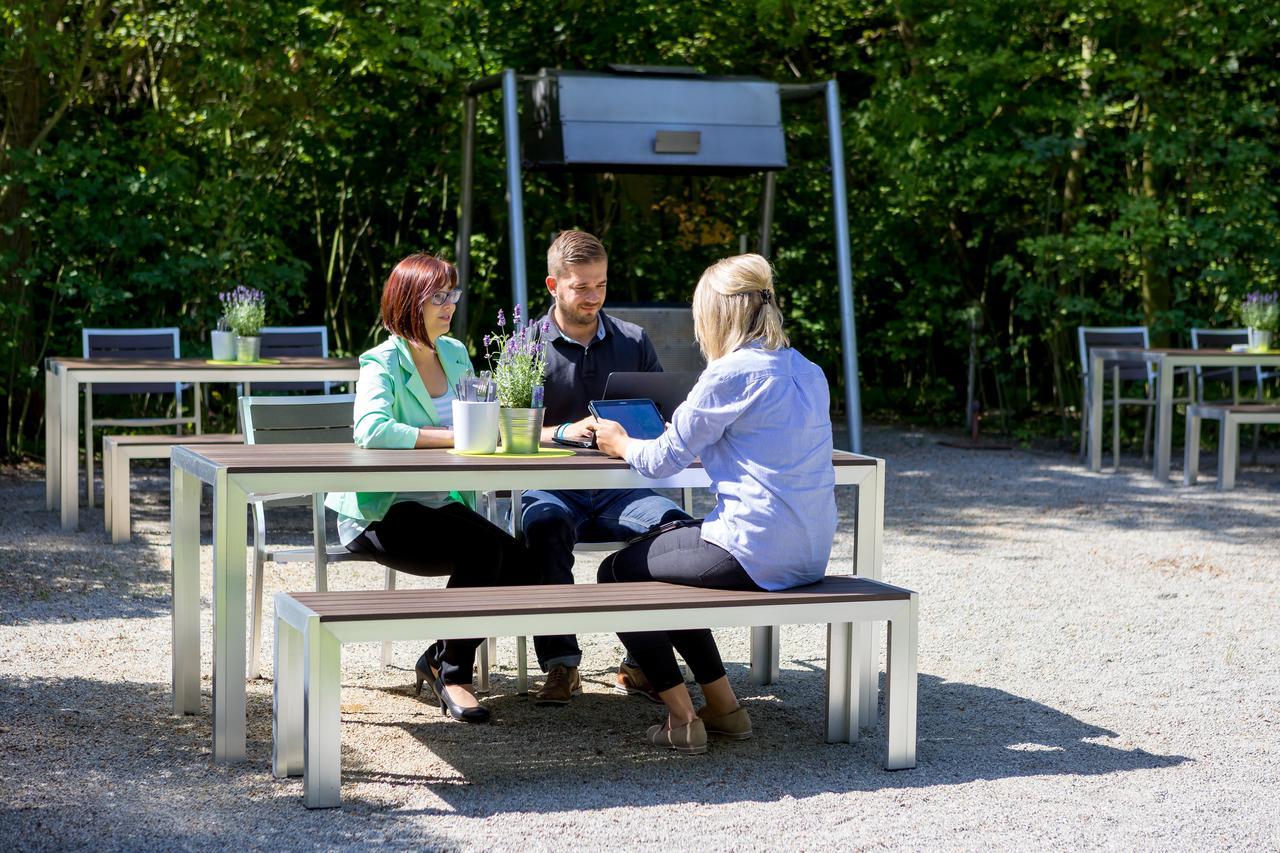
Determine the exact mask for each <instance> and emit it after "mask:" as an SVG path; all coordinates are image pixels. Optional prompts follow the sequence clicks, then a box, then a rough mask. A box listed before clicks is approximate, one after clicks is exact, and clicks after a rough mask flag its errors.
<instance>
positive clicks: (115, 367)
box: [44, 358, 360, 530]
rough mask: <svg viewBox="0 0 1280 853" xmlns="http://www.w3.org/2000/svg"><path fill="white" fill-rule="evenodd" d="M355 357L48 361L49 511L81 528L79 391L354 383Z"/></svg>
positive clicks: (46, 445) (70, 525)
mask: <svg viewBox="0 0 1280 853" xmlns="http://www.w3.org/2000/svg"><path fill="white" fill-rule="evenodd" d="M359 375H360V365H359V362H358V361H357V360H356V359H354V358H281V359H279V364H261V365H254V364H210V363H209V362H208V361H207V360H205V359H203V358H173V359H137V360H134V359H99V358H95V359H88V358H50V359H46V360H45V372H44V390H45V395H44V401H45V402H44V407H45V408H44V430H45V432H44V454H45V456H44V463H45V466H44V498H45V508H46V509H49V510H53V509H55V508H58V509H61V511H62V529H63V530H74V529H76V527H78V526H79V523H80V492H79V482H80V451H79V447H80V441H79V435H80V386H81V385H85V384H93V385H107V384H126V383H132V382H165V383H169V382H174V383H177V382H225V383H234V382H320V381H324V380H329V381H331V382H350V381H354V380H355V379H356V378H358V377H359Z"/></svg>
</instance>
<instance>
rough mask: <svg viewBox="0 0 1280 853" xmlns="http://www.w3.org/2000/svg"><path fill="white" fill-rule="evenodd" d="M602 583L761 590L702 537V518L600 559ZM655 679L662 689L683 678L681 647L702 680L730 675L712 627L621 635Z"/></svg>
mask: <svg viewBox="0 0 1280 853" xmlns="http://www.w3.org/2000/svg"><path fill="white" fill-rule="evenodd" d="M597 580H598V581H599V582H600V583H627V582H628V581H666V582H667V583H678V584H683V585H684V586H700V587H706V588H708V589H746V590H758V589H760V587H759V586H757V585H756V582H755V581H753V580H751V576H750V575H748V574H747V573H746V570H745V569H743V568H742V565H741V564H740V563H739V562H738V561H737V559H735V558H734V556H733V555H732V554H730V553H729V552H728V551H726V550H724V549H723V548H721V547H720V546H719V545H712V544H711V543H710V542H703V541H702V526H701V524H700V523H698V522H693V523H690V524H689V525H688V526H685V527H680V528H677V529H675V530H669V531H667V532H666V533H660V534H658V535H657V536H654V537H651V538H648V539H643V540H641V541H639V542H634V543H632V544H630V545H628V546H627V547H625V548H623V549H622V550H621V551H618V552H616V553H613V554H610V555H609V556H608V557H606V558H605V559H604V562H603V563H601V564H600V572H599V574H598V576H597ZM618 639H620V640H622V644H623V645H624V646H626V647H627V653H628V654H630V655H631V657H632V658H633V659H634V660H635V662H636V663H637V664H639V665H640V668H641V669H642V670H644V674H645V675H646V676H648V678H649V683H650V684H652V685H653V686H654V689H656V690H658V691H659V692H661V691H663V690H670V689H671V688H672V687H675V686H676V685H677V684H681V683H683V681H684V679H683V678H682V677H681V675H680V667H679V665H678V664H677V663H676V656H675V651H673V650H672V649H673V648H674V649H675V650H677V651H679V652H680V656H681V657H683V658H684V660H685V663H687V664H689V669H691V670H693V677H694V678H695V679H696V680H697V682H698V683H699V684H708V683H710V682H712V681H715V680H716V679H718V678H721V677H723V676H724V663H723V662H722V661H721V660H720V650H719V649H718V648H716V641H715V640H714V639H713V638H712V636H711V632H710V631H709V630H707V629H706V628H700V629H694V630H688V631H638V632H632V633H626V634H619V635H618Z"/></svg>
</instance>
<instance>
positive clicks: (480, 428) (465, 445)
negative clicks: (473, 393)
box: [453, 400, 498, 453]
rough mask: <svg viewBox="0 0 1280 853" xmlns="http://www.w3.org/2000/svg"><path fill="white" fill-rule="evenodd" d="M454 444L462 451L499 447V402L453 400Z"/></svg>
mask: <svg viewBox="0 0 1280 853" xmlns="http://www.w3.org/2000/svg"><path fill="white" fill-rule="evenodd" d="M453 446H454V449H455V450H459V451H461V452H462V453H493V452H494V451H495V450H497V449H498V403H497V401H496V400H495V401H494V402H492V403H480V402H475V401H471V400H454V401H453Z"/></svg>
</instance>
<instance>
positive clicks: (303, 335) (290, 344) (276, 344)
mask: <svg viewBox="0 0 1280 853" xmlns="http://www.w3.org/2000/svg"><path fill="white" fill-rule="evenodd" d="M261 337H262V343H261V344H260V346H259V350H258V355H259V357H260V358H281V357H282V356H283V357H285V358H288V357H299V356H311V357H315V358H328V357H329V328H328V326H264V327H263V328H262V331H261ZM332 386H333V383H332V382H258V383H255V384H253V385H250V383H248V382H246V383H244V387H243V389H242V391H241V392H240V394H239V396H242V397H247V396H251V394H253V393H258V394H261V393H262V392H264V391H271V392H277V391H278V392H282V393H288V394H314V393H319V394H329V393H331V392H332V391H333V387H332Z"/></svg>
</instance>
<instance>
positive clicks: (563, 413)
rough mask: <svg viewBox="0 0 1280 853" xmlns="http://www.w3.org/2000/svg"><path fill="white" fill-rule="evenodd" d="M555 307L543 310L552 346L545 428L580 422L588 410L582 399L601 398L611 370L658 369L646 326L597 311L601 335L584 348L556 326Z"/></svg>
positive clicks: (549, 361)
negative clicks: (548, 321)
mask: <svg viewBox="0 0 1280 853" xmlns="http://www.w3.org/2000/svg"><path fill="white" fill-rule="evenodd" d="M554 315H555V306H552V307H551V309H549V310H548V311H547V319H548V320H550V321H551V345H550V346H549V347H547V375H546V380H545V382H544V383H543V387H544V388H545V389H546V397H545V401H546V407H547V411H546V414H545V416H544V419H543V424H544V425H546V426H558V425H560V424H562V423H567V422H569V421H580V420H582V419H583V418H585V417H586V416H587V415H588V414H590V412H588V411H587V403H588V402H590V401H591V400H602V399H604V386H605V382H606V381H608V379H609V374H610V373H613V372H614V371H628V372H638V371H646V372H652V371H659V370H662V364H661V363H660V362H659V361H658V353H657V352H656V351H655V350H654V348H653V341H651V340H649V335H648V334H646V333H645V330H644V329H642V328H640V327H639V326H637V325H636V324H635V323H628V322H627V321H626V320H615V319H613V318H612V317H610V316H609V315H608V314H606V313H605V312H604V311H601V312H600V313H599V315H598V316H599V318H600V328H601V330H603V335H601V334H597V335H596V337H594V338H592V339H591V342H590V343H589V344H588V345H587V346H585V347H584V346H583V345H582V344H580V343H578V342H577V341H574V340H570V339H569V338H567V337H565V336H564V334H563V333H562V332H561V331H560V327H559V326H557V325H556V320H555V316H554Z"/></svg>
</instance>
